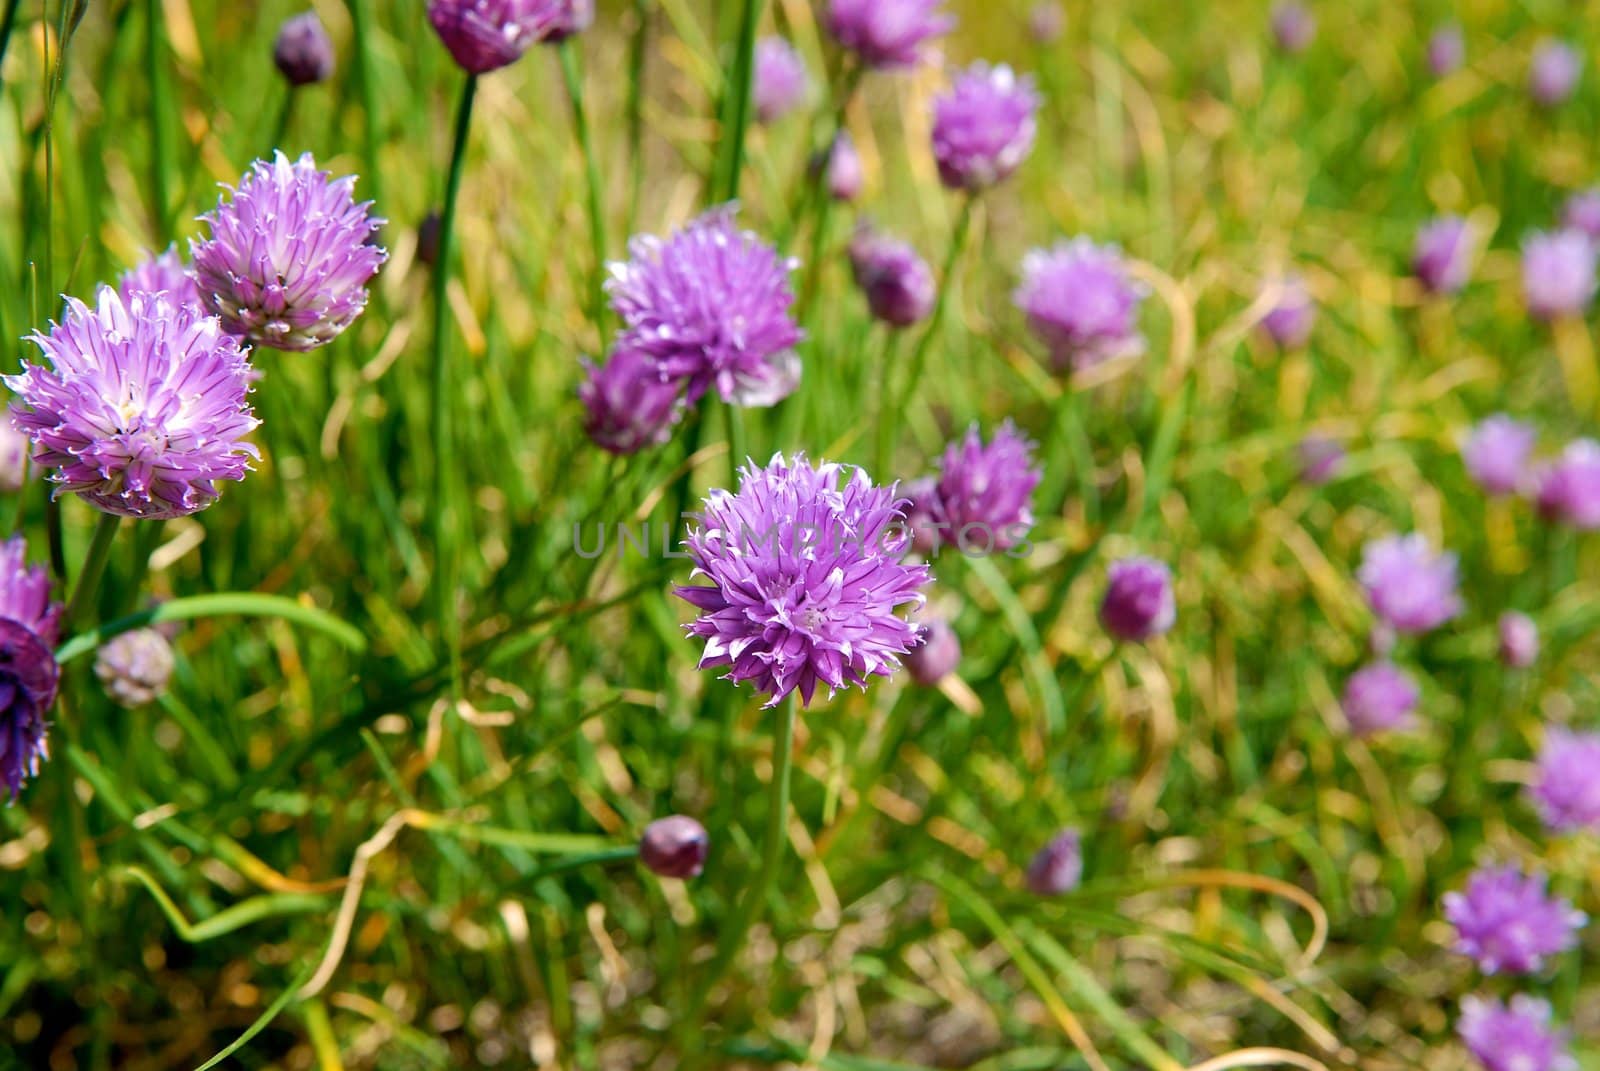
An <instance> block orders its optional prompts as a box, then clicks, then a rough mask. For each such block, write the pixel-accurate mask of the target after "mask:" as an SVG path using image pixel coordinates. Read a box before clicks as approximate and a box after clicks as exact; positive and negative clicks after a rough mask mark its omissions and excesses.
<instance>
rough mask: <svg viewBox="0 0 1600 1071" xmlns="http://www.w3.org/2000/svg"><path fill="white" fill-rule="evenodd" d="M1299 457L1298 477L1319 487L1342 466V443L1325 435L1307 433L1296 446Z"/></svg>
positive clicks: (1335, 474) (1336, 473)
mask: <svg viewBox="0 0 1600 1071" xmlns="http://www.w3.org/2000/svg"><path fill="white" fill-rule="evenodd" d="M1295 452H1296V454H1298V455H1299V458H1300V479H1301V481H1302V482H1304V483H1308V484H1310V485H1311V486H1313V487H1320V486H1321V485H1323V484H1325V483H1327V482H1328V481H1329V480H1331V479H1333V478H1334V477H1335V476H1337V475H1339V470H1340V469H1342V468H1343V467H1344V459H1345V452H1344V444H1343V443H1340V442H1339V441H1338V440H1337V439H1330V438H1328V437H1327V436H1326V435H1307V436H1306V437H1305V438H1304V439H1301V440H1300V445H1299V446H1298V447H1296V450H1295Z"/></svg>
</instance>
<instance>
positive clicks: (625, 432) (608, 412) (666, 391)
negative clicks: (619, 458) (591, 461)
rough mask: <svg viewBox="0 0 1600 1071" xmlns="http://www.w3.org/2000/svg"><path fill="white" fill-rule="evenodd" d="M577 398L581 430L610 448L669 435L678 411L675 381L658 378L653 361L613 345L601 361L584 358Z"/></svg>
mask: <svg viewBox="0 0 1600 1071" xmlns="http://www.w3.org/2000/svg"><path fill="white" fill-rule="evenodd" d="M585 367H586V368H587V369H588V376H587V378H586V379H584V381H583V383H582V385H580V386H579V387H578V399H579V400H580V401H581V402H583V405H584V408H585V409H587V410H588V414H589V415H588V419H587V420H585V421H584V425H583V430H584V431H585V432H587V433H588V435H589V438H590V439H591V440H593V441H594V444H595V445H596V446H599V447H601V448H602V449H605V450H609V451H610V452H611V453H613V454H636V453H638V452H639V451H640V450H643V449H645V448H646V447H651V446H660V445H661V444H662V443H664V442H666V441H667V440H668V439H669V438H671V437H672V426H673V425H674V424H676V423H677V422H678V418H679V416H680V415H681V414H682V412H683V404H682V401H681V392H680V391H679V389H678V385H677V384H675V383H671V382H667V381H665V380H663V379H662V378H661V374H660V372H659V371H658V370H657V368H656V363H655V362H654V361H652V360H650V358H648V357H645V356H643V355H642V354H640V353H639V352H637V351H636V350H632V349H627V348H623V349H619V350H617V351H615V352H614V353H612V355H611V359H610V360H608V361H606V363H605V364H603V365H599V366H596V365H592V364H586V365H585Z"/></svg>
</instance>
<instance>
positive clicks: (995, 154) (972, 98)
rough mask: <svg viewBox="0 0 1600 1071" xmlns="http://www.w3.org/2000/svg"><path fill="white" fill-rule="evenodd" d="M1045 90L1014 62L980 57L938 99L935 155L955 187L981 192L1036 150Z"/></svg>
mask: <svg viewBox="0 0 1600 1071" xmlns="http://www.w3.org/2000/svg"><path fill="white" fill-rule="evenodd" d="M1038 108H1039V94H1038V93H1037V92H1035V91H1034V88H1033V79H1031V78H1027V77H1022V78H1018V77H1017V75H1016V74H1015V73H1013V71H1012V70H1011V68H1010V67H1007V66H1004V65H1001V66H998V67H991V66H990V65H989V64H987V63H982V62H979V63H974V64H973V65H972V66H971V67H968V68H967V69H966V70H964V71H962V72H960V73H959V74H957V75H956V78H955V82H954V83H953V84H952V85H951V87H950V89H949V91H948V92H946V93H944V94H942V95H941V96H939V97H937V98H935V99H934V102H933V158H934V161H935V162H936V163H937V164H938V165H939V178H940V179H941V180H942V181H943V182H944V184H945V185H946V186H948V187H949V188H951V189H953V190H967V191H969V192H976V191H979V190H983V189H987V188H988V187H990V186H993V185H995V184H996V183H998V182H1001V181H1003V180H1004V179H1006V178H1008V177H1010V175H1011V173H1012V172H1014V171H1015V170H1016V169H1017V168H1018V167H1021V166H1022V162H1023V161H1024V160H1026V159H1027V158H1028V154H1029V153H1030V152H1032V151H1033V139H1034V135H1035V134H1036V133H1037V131H1038V124H1037V122H1036V121H1035V119H1034V113H1035V112H1037V111H1038Z"/></svg>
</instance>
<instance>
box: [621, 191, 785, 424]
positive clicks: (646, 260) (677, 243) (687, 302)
mask: <svg viewBox="0 0 1600 1071" xmlns="http://www.w3.org/2000/svg"><path fill="white" fill-rule="evenodd" d="M735 211H736V208H735V206H733V205H724V206H722V207H720V208H714V209H712V210H711V211H709V212H707V213H705V214H704V215H702V216H700V217H699V218H698V219H695V220H693V221H692V222H690V223H689V224H688V225H687V226H685V227H683V228H682V229H680V230H678V231H676V232H675V233H673V234H672V235H670V236H669V237H667V238H658V237H656V236H654V235H642V236H640V237H636V238H634V239H633V241H632V242H630V243H629V245H628V252H629V255H630V259H629V260H628V261H627V262H626V263H617V264H612V265H611V278H610V279H609V280H608V281H607V283H606V287H607V291H608V292H609V293H610V295H611V306H612V308H614V309H615V310H616V312H617V315H618V316H620V317H621V318H622V322H623V331H622V334H621V336H620V337H619V339H618V342H617V345H618V348H619V349H632V350H635V351H637V352H638V353H639V354H640V355H641V356H643V357H646V358H648V359H649V360H651V361H653V362H655V365H656V370H657V372H658V373H659V374H660V377H661V378H662V379H664V380H667V381H670V382H673V383H679V384H682V386H683V389H684V390H685V392H686V400H687V401H688V403H689V404H691V405H693V404H694V403H695V402H697V401H699V400H700V398H701V396H702V395H704V394H705V392H706V391H707V390H710V389H712V388H715V389H716V391H717V394H718V396H719V397H721V398H722V400H723V401H725V402H731V403H733V404H735V405H744V406H764V405H773V404H776V403H777V402H779V401H781V400H782V399H783V398H785V397H787V396H788V395H789V393H790V392H791V391H793V390H794V388H795V386H796V385H798V383H799V381H800V360H799V358H798V357H797V356H795V352H794V347H795V345H796V344H798V343H799V341H800V339H801V337H802V336H801V332H800V329H799V328H798V327H797V326H795V322H794V319H793V317H792V316H791V315H790V311H789V310H790V306H791V305H793V303H794V292H793V291H792V289H791V288H790V284H789V276H790V273H791V272H793V271H794V269H795V267H796V264H797V262H796V261H794V260H790V259H786V258H784V257H781V256H779V255H778V253H777V251H776V250H774V249H773V248H772V246H770V245H769V244H767V243H766V242H764V241H762V240H761V238H759V237H758V236H756V235H755V234H753V233H751V232H749V231H741V230H739V229H738V226H737V224H736V223H735V222H734V213H735Z"/></svg>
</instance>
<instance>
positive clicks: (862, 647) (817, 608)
mask: <svg viewBox="0 0 1600 1071" xmlns="http://www.w3.org/2000/svg"><path fill="white" fill-rule="evenodd" d="M740 475H741V479H740V482H739V490H738V492H737V493H729V492H727V491H722V490H718V491H713V492H712V493H711V497H710V498H708V499H707V500H706V503H705V511H704V513H703V514H702V515H701V523H700V525H699V527H697V528H695V529H692V530H691V531H690V532H689V536H688V538H687V539H686V540H685V541H684V542H685V546H687V547H688V550H689V555H690V556H691V557H692V558H693V559H694V564H695V568H694V572H693V573H692V574H691V576H693V577H704V578H705V579H707V580H709V581H711V586H710V587H699V586H686V587H679V588H677V589H675V590H676V592H677V594H678V595H679V597H681V598H682V599H684V600H685V601H687V602H689V603H690V604H691V605H693V606H695V607H696V608H697V609H699V610H700V611H701V613H700V617H699V618H698V619H696V620H695V621H694V622H692V623H691V624H690V625H689V626H688V631H689V634H690V635H692V636H699V637H701V638H703V639H704V640H705V641H706V647H705V653H704V654H703V655H702V657H701V659H700V666H701V668H705V667H707V666H728V667H730V668H729V671H728V673H727V675H726V679H728V680H732V681H735V682H739V681H751V682H753V683H754V684H755V688H756V691H758V692H761V693H764V694H765V695H766V696H767V697H768V699H767V704H766V705H767V706H769V707H770V706H774V705H776V704H777V703H778V702H779V701H780V700H782V699H783V698H784V697H785V696H787V695H789V694H790V693H791V692H793V691H795V690H796V689H798V690H799V693H800V699H801V702H802V703H804V704H806V705H809V704H810V702H811V697H812V695H813V693H814V692H815V691H816V688H817V685H818V684H823V685H826V686H827V688H828V690H829V693H830V694H831V693H832V692H834V691H836V690H837V689H839V688H844V687H847V686H849V685H852V684H856V685H860V686H861V687H862V688H865V687H866V684H867V681H868V680H869V679H870V678H871V677H874V676H878V677H887V676H889V675H890V674H891V673H893V672H894V670H896V669H897V668H899V664H900V662H899V658H900V656H901V655H904V654H906V653H907V652H908V651H910V650H911V648H912V647H913V646H914V645H915V643H916V642H917V631H918V630H917V627H916V626H915V625H913V624H911V623H910V622H909V621H906V620H904V619H903V618H901V617H900V616H899V615H898V614H897V613H896V611H897V610H898V609H899V608H900V607H901V606H913V607H918V606H921V605H922V602H923V597H922V595H921V594H920V593H919V591H918V589H919V588H920V587H922V585H924V584H926V583H927V582H928V570H927V567H926V566H923V565H907V564H903V563H902V562H901V561H900V558H901V555H902V554H903V552H904V550H905V543H906V535H905V522H904V514H903V513H902V512H901V508H902V506H903V505H904V499H901V498H899V496H898V495H897V493H896V490H895V488H894V487H892V486H891V487H874V486H873V485H872V481H871V480H869V479H868V478H867V475H866V473H865V472H863V471H861V470H860V469H856V470H855V471H854V473H853V474H852V475H851V476H850V479H849V481H848V482H845V483H843V484H841V481H840V477H841V470H840V467H839V466H838V465H834V464H827V463H824V464H821V465H818V466H812V465H811V463H810V462H808V461H807V460H806V459H805V457H804V455H796V456H795V458H794V460H793V462H790V461H789V460H788V459H786V458H785V457H784V456H783V455H782V454H779V455H777V456H775V457H774V458H773V459H772V461H770V462H769V463H768V464H767V466H766V468H757V467H756V466H755V465H754V464H750V465H746V466H745V468H744V469H743V470H742V471H741V473H740Z"/></svg>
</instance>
